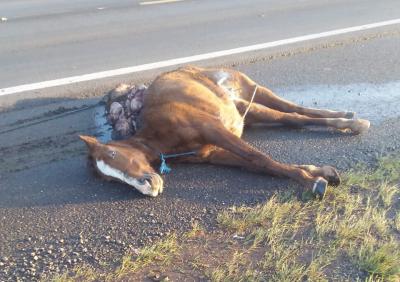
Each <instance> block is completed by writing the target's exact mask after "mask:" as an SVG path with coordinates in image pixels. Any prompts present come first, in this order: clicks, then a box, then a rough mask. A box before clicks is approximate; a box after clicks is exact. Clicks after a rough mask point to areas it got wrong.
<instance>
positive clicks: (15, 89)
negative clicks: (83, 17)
mask: <svg viewBox="0 0 400 282" xmlns="http://www.w3.org/2000/svg"><path fill="white" fill-rule="evenodd" d="M394 24H400V19H394V20H389V21H383V22H376V23H371V24H366V25H359V26H353V27H348V28H342V29H335V30H330V31H326V32H321V33H314V34H309V35H303V36H298V37H292V38H287V39H282V40H278V41H272V42H266V43H260V44H255V45H249V46H244V47H239V48H233V49H227V50H222V51H216V52H211V53H204V54H200V55H194V56H189V57H182V58H176V59H171V60H165V61H159V62H155V63H149V64H143V65H137V66H132V67H126V68H119V69H114V70H108V71H101V72H95V73H89V74H83V75H77V76H70V77H65V78H60V79H54V80H47V81H42V82H37V83H30V84H23V85H18V86H12V87H7V88H2V89H0V96H3V95H10V94H15V93H20V92H24V91H31V90H38V89H43V88H48V87H54V86H61V85H68V84H72V83H77V82H83V81H90V80H95V79H101V78H107V77H113V76H117V75H123V74H130V73H135V72H141V71H146V70H154V69H159V68H162V67H169V66H174V65H180V64H187V63H193V62H197V61H202V60H208V59H213V58H219V57H223V56H229V55H235V54H240V53H245V52H250V51H257V50H262V49H267V48H272V47H277V46H283V45H288V44H293V43H298V42H304V41H309V40H313V39H318V38H325V37H330V36H335V35H340V34H345V33H350V32H356V31H361V30H367V29H372V28H377V27H383V26H388V25H394Z"/></svg>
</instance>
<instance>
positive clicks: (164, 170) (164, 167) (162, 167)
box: [160, 151, 196, 174]
mask: <svg viewBox="0 0 400 282" xmlns="http://www.w3.org/2000/svg"><path fill="white" fill-rule="evenodd" d="M191 155H196V152H194V151H192V152H186V153H180V154H170V155H164V154H163V153H161V154H160V159H161V165H160V173H161V174H168V173H170V172H171V170H172V169H171V168H170V167H169V166H168V165H167V163H166V161H165V160H166V159H170V158H177V157H182V156H191Z"/></svg>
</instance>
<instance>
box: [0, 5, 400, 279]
mask: <svg viewBox="0 0 400 282" xmlns="http://www.w3.org/2000/svg"><path fill="white" fill-rule="evenodd" d="M243 2H244V1H226V2H222V1H183V2H179V3H174V4H168V6H167V4H165V5H166V6H163V7H161V6H157V5H156V6H152V5H150V6H147V7H143V6H141V5H139V4H138V2H128V1H119V2H118V3H119V4H118V5H117V6H113V5H115V4H112V2H111V1H110V2H109V5H107V3H106V2H104V1H103V2H101V3H100V1H88V2H85V4H82V5H78V6H79V7H78V8H77V5H76V3H75V2H74V1H69V2H66V1H65V2H64V1H57V2H54V3H57V4H58V5H55V4H54V5H53V4H52V3H53V1H52V2H50V1H48V2H46V1H13V2H11V1H4V2H3V3H2V4H1V5H2V9H1V13H5V15H0V16H4V17H7V18H9V20H8V21H6V22H5V23H4V22H3V23H1V24H0V29H2V30H8V29H9V28H11V29H14V32H13V33H14V34H11V31H10V30H8V31H6V32H5V33H3V32H1V33H0V38H1V40H2V41H3V40H4V38H8V39H9V40H7V43H6V45H3V44H1V46H0V50H1V52H0V58H1V59H0V61H1V62H2V65H3V66H5V68H3V67H2V68H1V70H0V72H1V75H0V78H1V80H0V85H1V87H7V86H14V85H18V84H24V83H29V82H37V81H41V80H45V79H54V78H59V77H63V76H70V75H75V74H83V73H87V72H92V71H98V70H104V69H109V68H115V67H121V66H124V65H133V64H138V63H143V62H149V61H156V60H162V59H166V58H169V57H174V56H183V55H187V54H196V53H199V52H206V51H213V50H216V49H217V50H219V49H223V48H232V47H237V46H238V45H240V46H241V45H242V44H243V45H247V44H248V43H257V42H258V39H259V38H262V40H263V41H265V39H268V40H275V39H281V38H287V37H290V36H293V35H299V34H308V33H310V32H320V31H324V29H325V30H331V29H334V28H338V27H346V25H354V24H364V23H369V22H375V21H380V20H386V19H390V18H395V16H396V13H397V12H398V4H396V3H395V2H394V1H382V2H379V3H378V4H377V3H375V1H352V3H353V2H354V5H350V4H349V3H350V2H348V1H346V2H345V1H335V2H332V1H302V2H293V1H292V2H291V1H284V2H282V1H279V2H278V1H276V2H274V1H271V2H270V5H271V6H269V5H267V4H265V3H264V1H259V2H257V1H254V3H252V4H253V5H254V7H253V6H252V5H250V4H247V3H248V2H247V1H246V2H245V3H243ZM43 3H45V4H48V9H44V8H43V7H42V6H41V4H43ZM110 3H111V4H110ZM293 3H297V4H295V5H294V4H293ZM299 3H300V4H299ZM383 3H385V4H383ZM39 4H40V5H39ZM18 5H19V6H18ZM26 5H28V6H26ZM390 5H392V6H390ZM220 6H225V7H226V14H225V13H222V12H221V11H222V10H221V9H219V10H218V9H217V8H218V7H220ZM4 7H5V8H4ZM22 7H28V8H29V9H22ZM100 7H104V9H97V8H100ZM112 7H113V8H112ZM257 7H258V8H257ZM396 8H397V9H396ZM150 9H154V10H153V11H152V10H150ZM269 9H271V11H274V12H270V13H269V12H268V11H269ZM139 10H140V11H141V12H140V13H139V12H137V11H139ZM195 10H197V11H198V12H195ZM128 11H129V12H131V13H133V14H134V13H137V17H132V18H131V17H129V16H128V14H129V13H128ZM200 11H201V12H200ZM204 11H207V13H206V12H204ZM96 13H104V14H100V15H99V16H96V15H97V14H96ZM146 13H149V14H152V15H153V17H149V16H148V14H147V17H146V16H144V15H146ZM258 13H260V14H263V13H264V14H265V16H264V17H262V16H260V17H258V18H256V19H257V21H259V22H258V24H256V23H255V22H254V21H256V20H255V18H254V15H257V14H258ZM156 15H158V17H156ZM278 15H280V16H278ZM295 15H296V16H295ZM218 16H219V17H218ZM297 16H298V17H297ZM311 16H312V18H310V17H311ZM182 17H183V19H185V20H183V19H182ZM139 19H141V20H142V21H145V20H147V21H150V23H149V24H148V25H145V26H147V28H148V29H146V28H138V29H135V30H136V31H133V30H131V29H130V28H128V27H127V26H126V28H125V29H120V27H121V25H124V23H125V24H127V25H128V24H130V25H133V24H134V23H136V24H137V25H138V23H140V22H142V21H140V20H139ZM162 19H164V20H165V21H162ZM166 19H168V20H166ZM268 19H269V20H268ZM153 20H154V22H153ZM52 21H60V22H59V24H57V25H53V26H51V27H50V26H49V23H51V22H52ZM79 22H81V23H82V24H83V23H85V24H87V26H86V25H84V27H85V28H82V29H79V30H78V29H77V26H78V23H79ZM225 22H226V24H225ZM156 23H157V24H156ZM160 23H163V24H160ZM316 23H318V24H316ZM99 24H102V25H103V28H104V29H102V31H104V32H98V33H96V30H97V29H96V28H95V27H96V25H99ZM8 25H10V27H9V26H8ZM27 25H31V26H32V29H33V27H34V29H35V30H37V31H38V33H39V30H40V28H39V27H40V26H42V28H43V29H46V30H47V31H48V32H45V34H40V35H38V34H37V36H34V35H32V34H31V35H28V33H29V32H28V30H26V29H25V28H24V26H25V27H26V26H27ZM35 25H37V26H35ZM137 25H136V26H137ZM86 28H87V30H86ZM60 30H63V32H64V33H63V34H64V35H65V36H62V34H61V33H60ZM174 30H176V33H174V32H173V31H174ZM185 30H189V31H190V32H189V33H186V32H185ZM192 30H196V31H198V32H200V31H203V32H202V33H198V35H197V36H195V35H194V34H193V33H192V32H191V31H192ZM210 30H212V31H213V32H212V33H210ZM214 31H215V32H214ZM229 31H230V33H229ZM233 31H234V34H232V32H233ZM249 31H250V32H249ZM25 32H26V34H25V35H24V33H25ZM135 32H136V33H137V34H138V37H137V38H140V40H133V39H131V36H130V35H132V34H136V33H135ZM7 34H8V35H7ZM57 34H58V35H59V36H56V35H57ZM172 34H175V36H172ZM182 34H184V35H182ZM150 35H151V36H150ZM18 36H21V37H20V38H22V37H23V36H26V37H25V38H26V41H24V42H22V43H21V45H19V46H17V41H19V39H18ZM29 36H32V37H29ZM118 36H120V37H119V40H117V41H116V42H119V43H118V44H116V42H114V41H113V40H111V39H112V38H115V37H118ZM124 36H125V39H126V42H124V43H123V44H125V45H119V44H122V42H123V40H122V38H123V37H124ZM12 37H14V39H13V40H11V39H10V38H12ZM199 38H204V40H200V39H199ZM30 39H34V40H30ZM212 39H214V40H215V41H213V40H212ZM223 39H225V40H223ZM146 40H147V41H146ZM152 40H153V41H152ZM19 42H21V41H19ZM135 42H137V43H138V45H135V44H134V43H135ZM185 42H186V43H185ZM195 42H196V43H195ZM41 44H43V45H41ZM164 44H165V45H164ZM185 44H189V45H185ZM190 44H193V45H190ZM131 45H134V46H133V47H132V46H131ZM96 46H101V48H97V47H96ZM163 46H164V47H165V48H163ZM184 46H185V47H184ZM74 48H77V49H74ZM136 48H137V49H136ZM76 50H79V52H77V51H76ZM160 50H163V52H161V53H160ZM398 50H400V26H399V25H394V26H390V27H384V28H379V29H374V30H368V31H364V32H356V33H353V34H348V35H345V36H336V37H332V38H326V39H323V40H316V41H310V42H304V43H301V44H296V45H291V46H283V47H279V48H273V49H268V50H264V51H259V52H256V53H248V54H242V55H237V56H232V57H229V58H224V60H211V61H204V62H201V64H202V65H225V66H228V67H235V68H237V69H239V70H241V71H243V72H245V73H246V74H248V75H249V76H251V77H253V78H254V79H255V80H256V81H258V82H259V83H260V84H264V85H268V86H269V87H270V88H272V89H273V90H275V92H277V93H279V94H280V95H282V96H283V97H286V98H288V99H290V100H293V101H295V102H297V103H300V104H303V105H306V106H313V107H323V108H331V109H336V110H354V111H356V112H357V113H358V116H359V117H362V118H367V119H370V120H371V122H372V127H371V130H370V131H369V132H368V133H367V134H364V135H360V136H352V135H348V134H343V133H340V132H336V131H332V130H326V129H319V128H306V129H289V128H263V127H256V128H249V129H248V130H247V131H246V133H245V136H244V138H245V139H246V140H247V141H249V142H250V143H251V144H253V145H254V146H256V147H257V148H258V149H260V150H261V151H263V152H266V153H268V154H270V155H272V156H273V157H274V158H275V159H277V160H280V161H283V162H293V163H306V164H309V163H312V164H316V165H322V164H329V165H333V166H336V167H338V168H339V170H340V171H341V172H345V171H346V170H348V169H350V168H351V167H353V166H354V165H355V164H356V163H358V162H365V163H367V164H372V163H373V162H374V161H375V160H376V158H377V157H379V156H382V155H385V154H388V153H391V152H393V151H399V150H400V115H399V114H398V108H399V106H400V105H399V103H400V99H399V98H400V80H399V77H400V68H399V67H398V66H399V65H400V54H399V52H398ZM7 52H9V53H7ZM185 52H186V53H185ZM12 54H14V55H15V56H13V55H12ZM46 54H47V55H46ZM125 55H126V56H125ZM99 58H103V59H104V60H105V61H102V60H100V59H99ZM130 58H134V59H132V60H130ZM74 65H76V66H77V68H76V69H74V68H73V67H72V66H74ZM33 66H35V68H34V67H33ZM160 71H162V70H154V71H150V72H147V73H145V74H136V75H132V76H129V75H127V76H123V77H115V78H112V79H108V80H102V81H92V82H87V83H83V84H79V85H69V86H63V87H56V88H53V89H44V90H40V91H34V92H29V93H21V94H18V95H11V96H4V97H1V98H0V109H1V110H2V112H1V113H0V219H1V220H0V254H1V257H0V262H1V267H0V280H11V281H13V280H17V278H18V277H22V278H23V277H25V279H27V280H32V279H36V278H38V277H40V275H46V274H51V273H56V272H62V271H65V270H66V269H67V268H69V269H70V268H72V267H73V266H74V265H77V264H79V263H81V262H85V263H89V264H91V265H93V266H95V267H98V266H101V265H104V264H105V263H106V264H111V265H112V263H113V262H115V261H118V260H119V259H120V258H121V256H122V254H123V253H124V252H125V251H128V250H132V249H135V248H138V247H141V246H143V245H145V244H150V243H151V242H153V241H154V240H157V239H159V238H163V237H164V236H165V235H166V234H168V233H170V232H178V233H180V232H184V231H186V230H188V229H190V227H191V225H192V224H193V223H194V222H199V223H200V224H201V225H203V226H205V227H206V228H209V229H213V228H215V217H216V214H217V213H218V211H219V210H222V209H224V208H226V207H228V206H230V205H233V204H235V205H243V204H246V205H254V204H256V203H261V202H264V201H265V200H266V199H267V198H268V197H270V196H271V195H272V194H274V193H287V191H297V190H298V189H299V186H298V185H297V184H296V183H294V182H292V181H289V180H285V179H278V178H273V177H268V176H262V175H257V174H252V173H248V172H245V171H240V170H235V169H231V168H223V167H213V166H208V165H179V166H173V171H172V174H171V175H169V176H167V177H166V179H165V182H166V189H165V190H164V193H163V194H162V195H161V196H160V197H158V198H155V199H152V198H147V197H144V196H142V195H140V194H139V193H138V192H136V191H134V190H132V189H131V188H129V187H127V186H125V185H123V184H119V183H108V182H105V181H102V180H100V179H98V178H95V177H94V176H93V175H92V174H91V173H90V171H88V169H87V168H86V165H85V152H86V151H85V150H86V148H85V146H84V144H83V143H82V142H81V141H80V140H79V139H78V137H77V135H78V134H93V135H97V136H98V137H100V138H104V136H100V135H101V130H99V126H98V124H96V122H95V119H96V118H98V116H96V110H97V109H96V108H91V109H87V110H83V109H84V107H86V106H91V105H96V103H97V102H98V100H99V97H101V95H102V94H103V93H104V91H105V90H107V89H110V88H111V87H112V86H113V85H115V84H116V82H117V81H128V82H132V83H142V82H148V81H149V80H150V78H151V77H154V76H155V75H156V74H157V73H159V72H160ZM69 110H77V111H76V112H75V113H73V114H70V115H64V116H63V114H65V113H66V112H67V111H69ZM79 110H82V111H79ZM57 117H61V118H57ZM23 126H25V127H23ZM22 278H21V279H22Z"/></svg>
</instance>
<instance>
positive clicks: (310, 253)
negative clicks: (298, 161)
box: [54, 157, 400, 281]
mask: <svg viewBox="0 0 400 282" xmlns="http://www.w3.org/2000/svg"><path fill="white" fill-rule="evenodd" d="M399 160H400V158H399V157H386V158H383V159H382V160H381V161H380V162H379V163H378V164H377V166H376V168H375V169H366V168H364V167H358V168H357V170H354V171H351V172H349V173H348V174H347V175H345V176H344V181H343V184H342V185H341V186H340V187H337V188H331V189H330V190H329V191H328V193H327V195H326V198H325V199H324V200H323V201H317V200H309V201H305V200H304V199H298V198H296V197H294V196H291V195H287V194H286V195H284V196H279V195H275V196H273V197H271V198H269V199H268V200H267V201H266V202H265V203H264V204H262V205H258V206H255V207H245V206H241V207H230V208H229V209H227V210H225V211H223V212H221V213H220V214H219V215H218V217H217V221H218V223H219V226H220V230H219V232H214V233H209V232H207V231H206V230H204V229H202V228H201V227H200V226H199V225H198V224H195V225H194V226H193V229H192V230H191V231H190V232H188V233H186V234H184V235H183V236H181V237H180V238H179V239H177V238H176V237H175V236H172V237H169V238H167V239H165V240H164V241H161V242H159V243H158V244H156V245H154V246H152V247H147V248H144V249H142V250H141V251H140V253H139V254H138V255H136V256H132V255H130V254H127V255H126V256H125V257H124V259H123V260H122V262H121V265H120V266H119V267H118V268H117V269H116V270H115V271H114V272H113V273H108V274H96V272H95V271H94V270H93V269H91V268H89V267H82V268H80V269H76V270H75V271H74V272H73V273H72V274H71V273H70V274H68V275H63V276H59V277H58V278H57V279H56V280H54V281H107V280H108V281H118V280H124V279H125V278H126V277H129V279H131V280H132V281H140V280H142V279H144V278H146V277H148V276H146V275H148V274H149V273H153V272H154V271H158V272H162V273H166V274H167V275H168V276H169V277H171V278H173V279H172V280H176V281H180V280H199V279H201V280H204V279H208V280H212V281H332V280H333V281H400V259H399V258H400V242H399V237H400V210H399V207H400V201H399V189H398V184H399V181H400V173H399V171H400V161H399ZM162 266H164V267H162Z"/></svg>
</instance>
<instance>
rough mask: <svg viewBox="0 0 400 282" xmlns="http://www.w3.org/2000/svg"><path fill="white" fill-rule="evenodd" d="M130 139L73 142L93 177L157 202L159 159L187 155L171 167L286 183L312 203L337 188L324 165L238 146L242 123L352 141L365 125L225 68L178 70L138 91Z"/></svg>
mask: <svg viewBox="0 0 400 282" xmlns="http://www.w3.org/2000/svg"><path fill="white" fill-rule="evenodd" d="M146 91H147V93H146V95H145V100H144V107H143V110H142V112H141V114H140V120H141V124H140V127H139V129H138V132H137V133H136V134H135V135H134V136H133V137H131V138H129V139H127V140H122V141H112V142H109V143H107V144H102V143H100V142H98V141H97V140H96V138H94V137H90V136H80V137H81V139H82V140H84V141H85V142H86V144H87V145H88V148H89V159H90V160H91V161H92V164H93V166H94V168H95V170H96V171H97V172H98V173H99V174H100V175H101V176H103V177H104V178H105V179H108V180H117V181H122V182H124V183H127V184H129V185H131V186H134V187H135V188H136V189H138V190H139V191H140V192H141V193H143V194H145V195H149V196H153V197H155V196H157V195H158V194H160V193H161V192H162V191H163V180H162V178H161V176H160V175H159V174H158V173H157V171H158V167H159V166H160V163H162V162H161V158H160V156H163V155H162V154H179V153H186V152H193V155H190V156H182V157H181V158H179V161H184V162H191V163H211V164H218V165H227V166H236V167H243V168H246V169H249V170H252V171H256V172H261V173H266V174H272V175H276V176H282V177H289V178H291V179H294V180H296V181H298V182H300V183H301V184H302V185H303V186H304V187H305V188H306V189H310V190H311V191H313V192H314V193H315V195H317V196H318V197H321V198H322V197H323V196H324V194H325V191H326V189H327V185H328V183H329V184H331V185H339V183H340V178H339V175H338V173H337V171H336V170H335V168H333V167H331V166H323V167H316V166H313V165H295V164H282V163H280V162H277V161H275V160H273V159H272V158H271V157H269V156H268V155H266V154H265V153H262V152H260V151H258V150H256V149H255V148H253V147H252V146H250V145H249V144H247V143H246V142H245V141H243V140H242V139H241V135H242V132H243V127H244V125H245V124H247V125H250V124H253V123H266V124H276V123H278V124H283V125H292V126H293V125H294V126H303V125H319V126H328V127H333V128H336V129H339V130H350V131H352V132H353V133H354V134H359V133H362V132H364V131H367V130H368V128H369V126H370V123H369V122H368V121H367V120H362V119H352V118H353V117H354V113H352V112H336V111H329V110H320V109H312V108H305V107H301V106H299V105H296V104H293V103H290V102H288V101H286V100H284V99H282V98H280V97H278V96H276V95H275V94H274V93H273V92H271V91H270V90H269V89H267V88H265V87H263V86H261V85H258V84H256V83H255V82H254V81H253V80H251V79H250V78H249V77H247V76H246V75H245V74H243V73H241V72H239V71H236V70H231V69H214V68H199V67H193V66H188V67H183V68H180V69H178V70H175V71H171V72H167V73H163V74H161V75H160V76H158V77H157V78H156V79H155V80H154V81H153V82H152V84H151V85H150V86H149V88H148V89H147V90H146Z"/></svg>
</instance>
